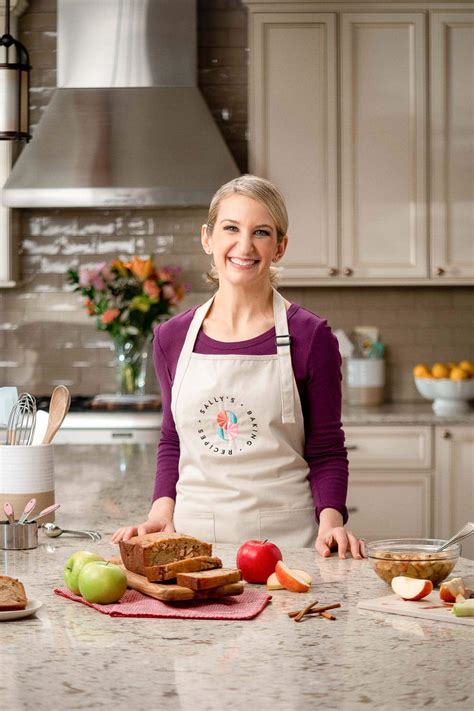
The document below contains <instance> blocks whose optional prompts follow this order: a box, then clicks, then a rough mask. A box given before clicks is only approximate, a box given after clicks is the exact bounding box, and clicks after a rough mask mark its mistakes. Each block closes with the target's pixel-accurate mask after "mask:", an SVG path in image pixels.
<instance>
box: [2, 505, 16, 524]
mask: <svg viewBox="0 0 474 711" xmlns="http://www.w3.org/2000/svg"><path fill="white" fill-rule="evenodd" d="M3 510H4V511H5V516H6V517H7V519H8V523H11V524H12V525H13V524H14V523H15V513H14V511H13V506H12V505H11V503H10V502H9V501H5V503H4V504H3Z"/></svg>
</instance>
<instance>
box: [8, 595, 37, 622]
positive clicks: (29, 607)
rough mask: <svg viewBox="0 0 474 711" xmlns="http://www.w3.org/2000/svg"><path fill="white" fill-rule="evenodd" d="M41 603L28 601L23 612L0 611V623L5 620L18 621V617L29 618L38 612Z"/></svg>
mask: <svg viewBox="0 0 474 711" xmlns="http://www.w3.org/2000/svg"><path fill="white" fill-rule="evenodd" d="M42 605H43V603H42V602H41V600H31V599H30V600H28V602H27V603H26V607H25V609H24V610H3V612H2V611H1V610H0V622H4V621H6V620H19V619H20V617H29V616H30V615H33V614H34V613H35V612H38V610H39V609H40V607H42Z"/></svg>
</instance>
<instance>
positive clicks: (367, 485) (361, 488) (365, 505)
mask: <svg viewBox="0 0 474 711" xmlns="http://www.w3.org/2000/svg"><path fill="white" fill-rule="evenodd" d="M344 429H345V433H346V448H347V451H348V457H349V464H350V477H349V492H348V498H347V507H348V510H349V515H350V524H349V525H350V527H351V528H352V529H353V530H354V531H356V532H357V535H359V536H363V537H364V538H366V539H367V540H375V539H378V538H409V537H415V538H423V537H429V536H430V533H431V486H432V471H431V470H432V467H433V459H432V449H433V447H432V431H431V427H430V426H429V425H427V426H422V427H413V426H411V425H407V426H402V425H397V426H395V425H381V426H377V427H369V426H363V425H361V426H349V427H345V428H344Z"/></svg>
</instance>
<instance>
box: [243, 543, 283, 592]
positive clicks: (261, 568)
mask: <svg viewBox="0 0 474 711" xmlns="http://www.w3.org/2000/svg"><path fill="white" fill-rule="evenodd" d="M279 560H283V556H282V554H281V550H280V549H279V548H278V547H277V546H276V545H275V544H274V543H270V541H254V540H250V541H245V543H242V545H241V546H240V548H239V550H238V551H237V568H239V569H240V570H241V571H242V577H243V578H244V580H246V581H247V582H248V583H266V582H267V580H268V578H269V577H270V575H271V574H272V573H274V572H275V566H276V564H277V563H278V561H279Z"/></svg>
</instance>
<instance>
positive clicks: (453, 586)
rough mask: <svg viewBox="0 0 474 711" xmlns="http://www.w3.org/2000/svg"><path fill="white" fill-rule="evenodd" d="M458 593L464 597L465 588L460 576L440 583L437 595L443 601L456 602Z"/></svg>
mask: <svg viewBox="0 0 474 711" xmlns="http://www.w3.org/2000/svg"><path fill="white" fill-rule="evenodd" d="M458 595H462V596H463V597H464V598H465V597H466V588H465V587H464V580H463V579H462V578H452V579H451V580H447V581H446V582H445V583H441V587H440V589H439V596H440V598H441V600H443V601H444V602H456V598H457V596H458Z"/></svg>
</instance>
